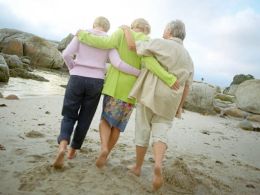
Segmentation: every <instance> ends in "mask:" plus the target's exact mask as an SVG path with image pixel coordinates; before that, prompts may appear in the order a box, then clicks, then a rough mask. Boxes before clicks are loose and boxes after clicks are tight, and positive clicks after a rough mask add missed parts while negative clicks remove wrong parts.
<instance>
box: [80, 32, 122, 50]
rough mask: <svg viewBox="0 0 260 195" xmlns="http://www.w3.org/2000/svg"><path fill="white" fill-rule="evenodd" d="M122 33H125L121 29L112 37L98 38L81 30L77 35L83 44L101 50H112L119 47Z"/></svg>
mask: <svg viewBox="0 0 260 195" xmlns="http://www.w3.org/2000/svg"><path fill="white" fill-rule="evenodd" d="M120 33H121V34H122V33H123V32H122V30H121V29H119V30H117V31H115V32H114V33H113V34H112V35H111V36H97V35H94V34H92V33H90V32H87V31H82V30H81V31H79V32H78V33H77V37H78V39H79V41H80V42H81V43H83V44H87V45H89V46H92V47H96V48H100V49H112V48H117V46H118V45H119V37H120Z"/></svg>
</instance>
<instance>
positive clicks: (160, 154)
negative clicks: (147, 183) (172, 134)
mask: <svg viewBox="0 0 260 195" xmlns="http://www.w3.org/2000/svg"><path fill="white" fill-rule="evenodd" d="M166 148H167V147H166V144H165V143H163V142H160V141H159V142H156V143H154V145H153V152H154V160H155V165H154V177H153V189H154V190H155V191H156V190H158V189H159V188H160V187H161V186H162V184H163V176H162V160H163V158H164V154H165V151H166Z"/></svg>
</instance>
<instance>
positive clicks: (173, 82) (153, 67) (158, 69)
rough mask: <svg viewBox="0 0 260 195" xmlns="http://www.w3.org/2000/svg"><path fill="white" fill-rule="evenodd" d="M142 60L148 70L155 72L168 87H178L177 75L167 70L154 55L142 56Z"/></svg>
mask: <svg viewBox="0 0 260 195" xmlns="http://www.w3.org/2000/svg"><path fill="white" fill-rule="evenodd" d="M142 62H143V63H144V65H145V67H146V68H147V69H148V70H149V71H151V72H152V73H153V74H155V75H156V76H157V77H158V78H159V79H160V80H162V81H163V82H164V83H166V84H167V85H168V86H169V87H171V88H172V89H174V90H178V89H179V84H178V80H177V77H176V76H175V75H173V74H171V73H169V72H167V71H166V70H165V69H164V68H163V67H162V66H161V65H160V64H159V62H158V61H157V60H156V59H155V58H154V57H152V56H143V57H142Z"/></svg>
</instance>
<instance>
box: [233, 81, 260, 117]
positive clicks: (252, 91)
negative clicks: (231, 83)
mask: <svg viewBox="0 0 260 195" xmlns="http://www.w3.org/2000/svg"><path fill="white" fill-rule="evenodd" d="M235 96H236V104H237V107H238V108H240V109H241V110H244V111H247V112H251V113H255V114H260V101H259V97H260V80H259V79H254V80H247V81H245V82H243V83H241V84H240V85H239V86H238V89H237V91H236V94H235Z"/></svg>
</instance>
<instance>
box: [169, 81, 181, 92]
mask: <svg viewBox="0 0 260 195" xmlns="http://www.w3.org/2000/svg"><path fill="white" fill-rule="evenodd" d="M171 88H172V89H173V90H175V91H177V90H178V89H179V88H180V83H179V81H178V80H176V81H175V83H174V84H173V85H172V86H171Z"/></svg>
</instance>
